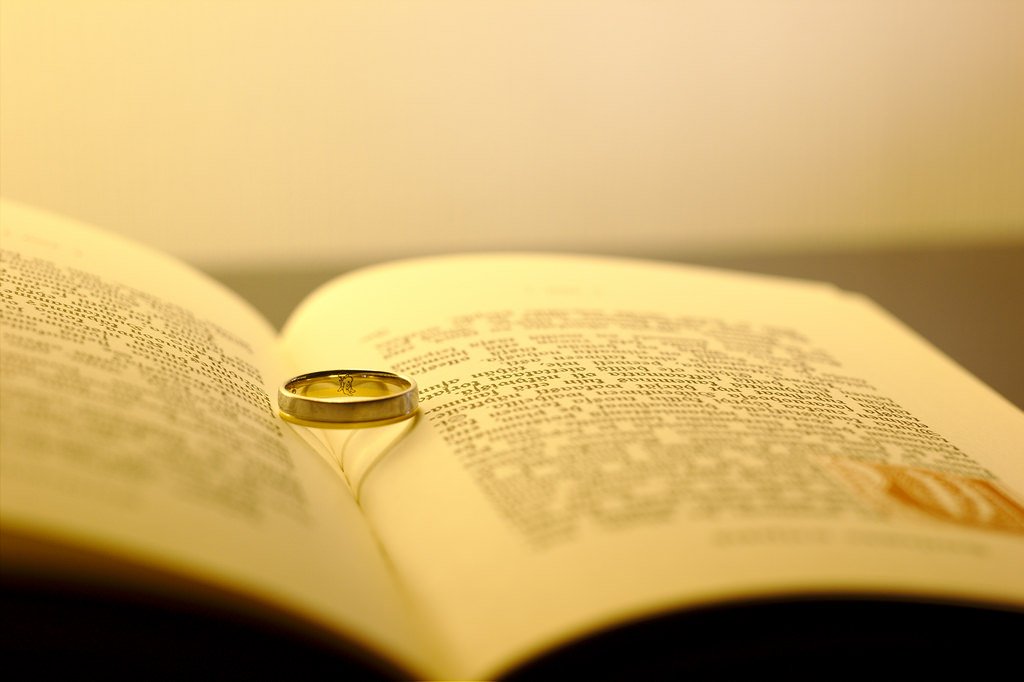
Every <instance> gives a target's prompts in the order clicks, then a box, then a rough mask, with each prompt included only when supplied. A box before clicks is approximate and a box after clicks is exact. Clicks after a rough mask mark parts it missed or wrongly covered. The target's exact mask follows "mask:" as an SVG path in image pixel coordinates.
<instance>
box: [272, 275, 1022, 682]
mask: <svg viewBox="0 0 1024 682" xmlns="http://www.w3.org/2000/svg"><path fill="white" fill-rule="evenodd" d="M353 338H355V339H356V342H355V343H352V342H346V339H353ZM284 340H285V343H286V346H287V349H288V350H289V352H290V354H291V356H292V357H293V358H296V359H301V363H300V364H301V369H302V370H304V371H312V370H316V369H323V368H329V367H335V366H352V367H377V368H380V369H387V370H391V371H397V372H402V373H406V374H408V375H410V376H412V377H413V378H415V379H416V380H417V381H418V382H419V386H420V391H421V398H422V405H423V407H422V417H421V419H420V421H419V423H417V424H416V425H415V426H414V427H413V428H411V429H410V430H409V432H408V433H407V434H405V435H404V438H403V439H402V440H401V442H400V443H398V444H397V445H396V446H394V447H391V448H390V449H389V450H388V451H387V453H386V454H384V455H383V456H382V457H380V458H379V461H377V462H376V463H375V466H374V467H373V468H372V469H370V470H369V473H367V474H365V476H364V477H363V480H362V481H361V486H360V490H361V496H360V500H361V505H362V507H363V509H364V512H365V513H366V515H367V516H368V518H370V519H371V521H372V523H373V526H374V528H375V530H376V532H377V533H378V535H379V536H380V537H381V539H382V543H383V545H384V546H385V547H386V549H387V551H388V553H389V556H390V557H391V559H392V561H393V562H394V564H395V565H396V567H397V569H398V571H399V572H400V573H401V575H402V576H403V579H404V580H405V581H406V582H407V584H408V585H409V589H410V592H411V593H412V594H413V595H414V596H415V598H416V599H417V600H419V601H420V602H421V603H423V604H425V605H426V606H425V608H426V610H427V611H428V612H429V614H430V616H431V618H432V620H433V622H434V623H435V628H436V629H437V631H438V632H439V633H442V634H443V636H445V637H446V638H447V641H448V643H449V646H450V647H451V648H452V650H453V651H454V656H455V657H456V658H457V659H458V660H459V661H460V665H461V666H462V667H461V668H459V669H457V670H456V671H455V674H456V675H469V676H478V675H487V674H491V673H493V672H494V671H498V670H501V669H503V668H504V667H505V666H508V665H511V664H514V663H515V662H516V661H518V660H522V659H523V658H524V657H527V656H529V655H531V654H533V653H536V652H537V651H539V650H540V649H543V648H544V647H546V646H551V645H553V644H556V643H558V642H560V641H563V640H565V639H567V638H571V637H573V636H577V635H579V634H581V633H584V632H586V631H587V630H588V629H592V628H596V627H601V626H603V625H608V624H611V623H614V622H617V621H621V620H625V619H628V618H630V617H634V616H642V615H645V614H650V613H652V612H657V611H662V610H667V609H673V608H683V607H686V606H694V605H705V604H709V603H715V602H717V601H721V600H729V599H742V598H745V597H757V596H766V595H777V594H791V595H798V594H808V595H813V594H817V593H822V592H828V593H833V594H834V593H837V592H838V593H844V594H851V593H852V594H857V593H871V594H876V595H877V594H890V595H906V596H920V597H926V598H946V599H954V600H955V599H964V598H966V599H972V600H977V601H980V602H989V601H991V602H999V603H1003V604H1008V605H1012V606H1014V607H1017V608H1020V607H1022V606H1024V580H1022V579H1021V575H1022V569H1024V506H1022V505H1024V502H1022V501H1024V464H1022V461H1021V458H1020V444H1021V443H1022V442H1024V419H1022V416H1021V413H1020V411H1019V410H1017V409H1016V408H1015V407H1013V406H1011V405H1010V404H1008V403H1007V402H1006V401H1005V400H1003V399H1002V398H1000V397H999V396H998V395H996V394H994V393H993V392H992V391H990V390H989V389H987V388H986V387H985V386H983V385H981V384H980V383H979V382H977V381H976V380H974V379H973V378H971V377H970V376H968V375H967V374H966V373H964V372H963V371H962V370H961V369H960V368H958V367H957V366H955V365H954V364H953V363H951V362H950V361H948V360H947V359H946V358H944V357H943V356H941V355H940V354H939V353H938V352H937V351H935V350H934V349H932V348H931V347H930V346H929V345H928V344H927V343H925V342H923V341H921V340H920V339H918V338H917V337H916V336H915V335H914V334H913V333H911V332H910V331H908V330H907V329H905V328H904V327H902V326H901V325H900V324H899V323H898V322H896V321H894V320H892V319H891V318H890V317H889V316H888V315H887V314H886V313H884V312H883V311H881V310H880V309H878V308H877V307H876V306H874V305H873V304H871V303H870V302H867V301H865V300H863V299H861V298H860V297H857V296H855V295H852V294H846V293H843V292H840V291H837V290H835V289H833V288H831V287H829V286H825V285H818V284H807V283H797V282H789V281H785V280H780V279H773V278H767V277H758V276H752V275H740V274H730V273H721V272H716V271H713V270H706V269H699V268H681V267H675V266H670V265H665V264H657V263H638V262H632V261H625V260H614V259H588V258H577V257H570V256H515V255H488V256H455V257H449V258H436V259H425V260H420V261H411V262H408V263H405V264H395V265H389V266H381V267H378V268H373V269H369V270H366V271H362V272H358V273H355V274H354V275H352V276H350V277H343V278H342V279H341V280H339V281H337V282H335V283H334V284H331V285H328V286H326V287H325V288H323V289H322V290H320V291H319V292H317V293H316V294H315V295H313V296H312V297H311V298H310V299H309V300H308V301H307V303H306V304H304V306H302V307H301V308H300V309H299V310H298V311H297V312H296V314H295V315H294V316H293V318H292V319H291V321H290V322H289V324H288V325H287V327H286V329H285V332H284ZM359 457H371V458H372V457H374V454H373V453H372V452H364V453H359V452H349V453H345V458H346V459H352V460H358V459H359ZM363 468H364V469H365V466H364V467H363Z"/></svg>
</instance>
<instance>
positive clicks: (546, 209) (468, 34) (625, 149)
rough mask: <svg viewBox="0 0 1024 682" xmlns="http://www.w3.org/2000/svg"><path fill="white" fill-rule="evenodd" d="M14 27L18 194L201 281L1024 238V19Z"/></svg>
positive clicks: (222, 15)
mask: <svg viewBox="0 0 1024 682" xmlns="http://www.w3.org/2000/svg"><path fill="white" fill-rule="evenodd" d="M0 11H2V14H0V30H2V35H0V87H2V92H0V135H2V137H0V184H2V186H0V191H2V192H3V193H4V194H5V195H6V196H8V197H11V198H14V199H19V200H23V201H28V202H31V203H35V204H39V205H42V206H44V207H47V208H51V209H54V210H58V211H61V212H64V213H68V214H71V215H74V216H77V217H80V218H82V219H85V220H89V221H92V222H96V223H99V224H102V225H105V226H107V227H110V228H113V229H116V230H118V231H121V232H124V233H126V234H129V235H132V236H134V237H136V238H140V239H143V240H146V241H149V242H151V243H153V244H155V245H157V246H159V247H162V248H165V249H167V250H170V251H172V252H175V253H177V254H180V255H183V256H184V257H186V258H188V259H190V260H193V261H195V262H198V263H200V264H205V265H210V264H213V265H216V264H223V263H225V262H228V261H231V260H232V259H237V260H240V261H241V262H261V261H277V260H285V259H288V260H294V259H314V260H320V261H323V260H330V259H340V260H347V261H351V260H353V259H357V260H364V259H370V258H384V257H391V256H396V255H404V254H409V253H416V252H424V251H430V252H434V251H443V250H450V249H475V248H492V247H497V248H508V247H513V248H558V249H562V248H571V249H580V250H619V251H626V252H630V253H650V252H659V251H661V252H667V253H671V254H672V255H685V253H687V252H707V251H709V250H731V251H735V250H749V249H780V248H791V247H794V246H797V247H800V248H838V247H849V246H856V247H862V246H870V245H873V244H892V243H919V242H921V241H931V242H934V241H946V242H949V241H958V240H968V239H980V240H987V241H992V240H1016V241H1017V242H1020V241H1021V240H1022V239H1024V47H1022V45H1024V40H1022V36H1024V1H1016V0H1007V1H994V0H976V1H971V0H963V1H961V2H954V1H948V0H947V1H940V0H918V1H905V2H904V1H900V0H881V1H875V0H860V1H858V0H850V1H848V2H843V1H838V0H837V1H832V0H815V1H809V2H780V1H751V2H736V1H728V0H706V1H704V0H701V1H692V2H685V1H680V2H643V1H641V0H617V1H604V2H602V1H599V0H591V1H582V2H560V1H558V0H546V1H543V2H526V1H518V2H487V1H485V0H478V1H472V2H442V1H435V2H426V1H424V2H377V1H374V2H314V1H311V0H297V1H294V2H285V1H283V0H282V1H279V2H275V1H269V0H265V1H262V2H257V1H248V2H243V1H241V0H239V1H203V2H189V1H181V0H153V1H149V2H146V1H109V0H107V1H91V0H81V1H79V2H72V1H66V2H53V1H49V0H30V1H22V2H19V1H14V0H3V1H2V10H0Z"/></svg>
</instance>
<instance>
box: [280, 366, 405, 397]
mask: <svg viewBox="0 0 1024 682" xmlns="http://www.w3.org/2000/svg"><path fill="white" fill-rule="evenodd" d="M287 388H288V390H289V391H291V392H292V393H294V394H295V395H298V396H303V397H306V398H315V399H317V400H324V401H327V402H337V403H347V402H359V401H362V400H367V399H373V398H382V397H386V396H391V395H398V394H400V393H404V392H405V391H408V390H409V385H408V383H407V382H405V381H403V380H401V379H399V378H397V377H395V378H393V379H392V378H390V377H385V376H380V375H379V374H359V373H355V374H345V373H338V374H329V375H326V376H318V377H309V378H306V379H300V380H298V381H294V382H290V383H289V384H288V386H287Z"/></svg>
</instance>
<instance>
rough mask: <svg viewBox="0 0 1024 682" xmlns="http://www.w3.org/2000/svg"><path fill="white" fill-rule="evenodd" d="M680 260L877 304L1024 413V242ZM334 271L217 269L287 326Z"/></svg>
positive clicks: (344, 267) (337, 270) (344, 268)
mask: <svg viewBox="0 0 1024 682" xmlns="http://www.w3.org/2000/svg"><path fill="white" fill-rule="evenodd" d="M661 259H662V260H666V259H667V260H674V261H676V262H680V263H691V264H696V265H702V266H714V267H723V268H729V269H733V270H741V271H746V272H757V273H764V274H771V275H781V276H786V277H797V278H802V279H813V280H821V281H827V282H832V283H833V284H836V285H838V286H839V287H841V288H843V289H847V290H850V291H857V292H860V293H862V294H866V295H867V296H869V297H871V298H872V299H874V300H875V301H876V302H878V303H879V304H881V305H882V306H883V307H885V308H886V309H888V310H889V311H890V312H891V313H893V314H894V315H896V317H898V318H900V319H901V320H903V322H905V323H906V324H907V325H909V326H910V327H911V328H912V329H914V330H915V331H917V332H918V333H919V334H921V335H922V336H924V337H925V338H926V339H928V340H929V341H930V342H931V343H932V344H933V345H935V346H936V347H938V348H939V349H940V350H942V351H943V352H945V353H946V355H948V356H950V357H951V358H953V359H954V360H956V361H957V362H958V363H960V364H961V365H962V366H964V367H966V368H967V369H968V370H969V371H971V372H972V373H973V374H975V375H976V376H977V377H979V378H980V379H981V380H982V381H984V382H985V383H987V384H988V385H989V386H991V387H992V388H994V389H995V390H996V391H998V392H999V393H1001V394H1002V395H1003V396H1004V397H1006V398H1007V399H1008V400H1010V401H1011V402H1013V403H1014V404H1016V405H1017V407H1019V408H1024V304H1022V301H1024V243H1021V244H1020V245H1019V246H1010V247H1007V246H1000V247H980V246H973V247H970V248H966V247H965V248H957V249H951V248H943V249H914V250H910V249H907V250H886V251H862V252H836V253H788V254H774V255H755V256H731V257H718V258H709V257H703V258H695V257H686V256H678V257H676V258H666V256H665V255H664V254H663V255H661ZM360 265H363V264H361V263H339V264H338V265H337V266H336V267H324V266H317V267H297V266H296V267H289V268H281V269H250V270H211V271H209V274H211V275H212V276H213V277H215V278H216V279H219V280H220V281H222V282H223V283H225V284H226V285H227V286H229V287H230V288H232V289H234V290H235V291H237V292H238V293H239V294H241V295H242V296H243V297H244V298H246V299H248V300H249V301H250V302H251V303H252V304H253V305H255V306H256V308H257V309H259V310H260V311H261V312H262V313H263V314H264V315H265V316H266V317H267V319H268V320H270V322H271V323H272V324H274V325H275V326H277V327H278V328H280V326H281V325H282V324H283V323H284V321H285V319H287V316H288V314H289V312H290V311H291V310H292V309H294V308H295V306H296V305H297V304H298V303H299V302H300V301H301V300H302V298H303V297H304V296H306V295H307V294H309V293H310V292H311V291H312V290H313V289H314V288H316V287H317V286H318V285H320V284H322V283H324V282H326V281H328V280H330V279H331V278H333V277H335V276H337V275H339V274H341V273H344V272H348V271H350V270H352V269H354V268H356V267H358V266H360Z"/></svg>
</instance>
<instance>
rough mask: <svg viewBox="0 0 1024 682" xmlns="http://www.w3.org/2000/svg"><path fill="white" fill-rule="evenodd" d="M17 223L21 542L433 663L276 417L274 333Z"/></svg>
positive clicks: (338, 506) (173, 278)
mask: <svg viewBox="0 0 1024 682" xmlns="http://www.w3.org/2000/svg"><path fill="white" fill-rule="evenodd" d="M2 218H3V223H2V232H0V236H2V266H3V287H2V290H3V299H2V300H0V312H2V321H3V329H2V375H0V376H2V394H3V395H2V403H0V409H2V433H3V440H2V462H3V468H2V472H0V484H2V495H0V505H2V507H0V508H2V512H3V516H2V519H3V528H4V529H5V530H6V531H13V532H20V533H28V534H30V535H33V536H35V537H39V538H41V539H45V540H50V541H56V542H63V543H68V544H69V545H71V546H84V547H86V548H89V549H95V550H98V551H100V552H109V553H110V554H111V555H113V556H120V557H123V558H125V559H126V560H128V561H134V562H139V563H142V564H144V565H151V566H156V567H158V568H161V569H169V570H171V571H173V572H180V573H181V574H182V575H185V576H188V577H191V578H196V579H199V580H202V581H205V582H209V583H212V584H214V585H222V586H226V587H228V588H229V589H231V590H237V591H240V592H241V593H243V594H248V595H256V596H258V597H259V598H260V599H264V600H266V601H268V602H270V603H271V604H276V605H278V606H280V605H284V606H285V607H287V608H288V609H290V610H293V611H294V612H295V613H296V614H297V615H299V616H300V617H305V618H310V619H313V620H315V621H317V622H319V623H321V625H327V626H328V627H330V628H333V629H335V630H339V631H341V632H343V633H345V634H346V635H348V636H350V637H352V638H354V639H356V640H361V641H363V643H364V644H366V645H368V646H370V647H373V648H377V649H381V648H384V649H387V650H389V651H391V652H393V653H394V654H395V655H397V656H398V658H399V660H401V661H404V662H407V663H408V662H415V661H416V660H417V658H418V657H419V655H420V652H416V653H414V652H413V647H414V646H415V637H414V636H413V635H412V634H411V633H410V630H409V626H408V621H407V613H406V612H405V610H404V604H403V603H402V601H401V597H400V596H399V594H398V592H397V591H396V588H395V584H394V583H393V581H392V578H391V574H390V573H389V569H388V568H387V567H386V566H385V564H384V562H383V561H382V559H381V557H380V554H379V551H378V548H377V546H376V545H375V541H374V539H373V537H372V535H371V533H370V532H369V530H368V528H367V526H366V524H365V522H364V520H363V519H362V517H361V515H360V513H359V510H358V508H357V507H356V506H355V504H354V503H353V501H352V497H351V495H350V494H349V491H348V489H347V487H346V486H345V484H344V482H343V481H342V479H341V478H340V477H339V476H338V475H337V473H336V472H335V471H333V470H332V469H331V468H330V467H329V466H327V465H326V464H325V463H324V461H323V460H322V459H321V458H320V457H318V456H317V455H316V454H314V453H313V452H311V451H310V450H309V449H308V448H307V447H306V446H304V445H303V444H301V443H300V442H299V441H298V440H297V439H296V438H295V437H294V434H292V433H291V431H290V430H288V429H287V428H286V427H285V425H284V423H283V422H281V421H280V420H279V418H278V417H277V416H276V410H275V408H274V406H273V405H272V404H271V401H270V398H269V397H268V392H270V391H272V390H274V389H273V386H274V385H276V383H277V382H278V381H280V380H281V376H280V375H281V371H280V369H278V367H279V361H278V358H277V356H276V350H275V347H274V343H275V338H274V335H273V332H272V330H271V329H270V327H269V325H268V324H267V323H266V322H265V321H263V320H262V319H261V318H259V317H258V316H257V315H256V314H255V313H254V312H252V311H251V310H250V309H248V308H247V307H246V305H245V304H244V303H242V302H241V301H240V300H238V299H236V298H235V297H233V296H232V295H230V294H229V293H228V292H227V291H226V290H223V289H221V288H220V287H219V286H218V285H216V284H215V283H213V282H211V281H208V280H206V279H205V278H203V277H202V276H201V275H199V274H197V273H194V272H192V271H190V270H189V269H187V268H186V267H184V266H182V265H180V264H178V263H176V262H174V261H172V260H170V259H167V258H164V257H163V256H161V255H159V254H155V253H151V252H149V251H147V250H145V249H143V248H140V247H137V246H134V245H131V244H128V243H126V242H124V241H121V240H119V239H117V238H115V237H113V236H110V235H106V234H104V233H101V232H98V231H94V230H92V229H89V228H85V227H82V226H78V225H75V224H71V223H69V222H67V221H64V220H62V219H58V218H55V217H52V216H49V215H46V214H43V213H39V212H36V211H33V210H29V209H26V208H24V207H21V206H18V205H16V204H11V203H4V204H3V213H2ZM270 395H273V394H272V393H270ZM4 561H5V563H7V562H12V563H15V564H16V562H17V557H14V556H6V555H5V557H4ZM69 570H73V569H69Z"/></svg>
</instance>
